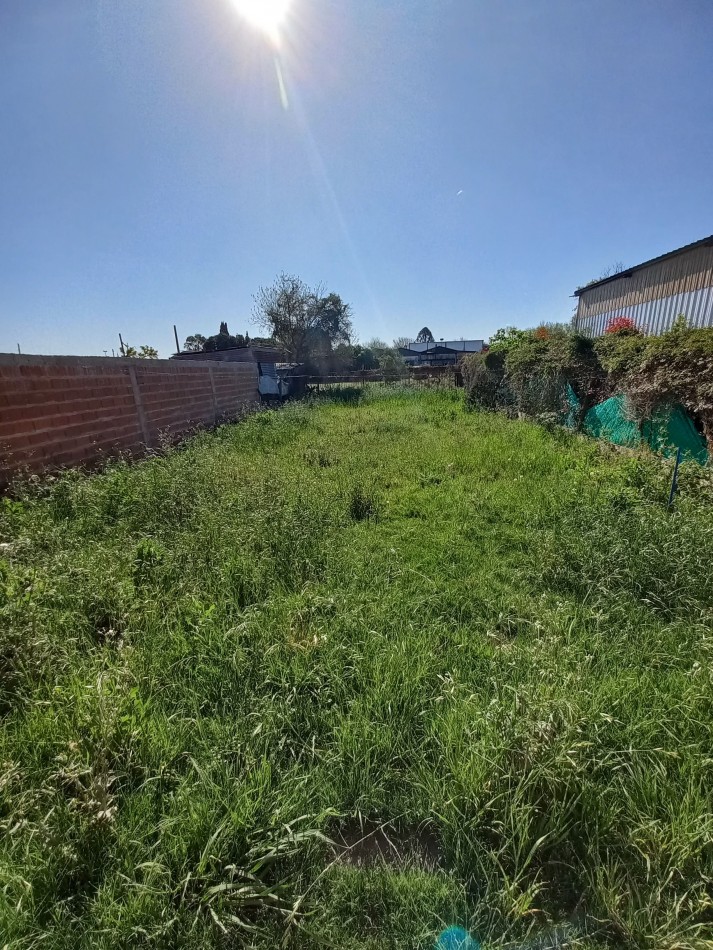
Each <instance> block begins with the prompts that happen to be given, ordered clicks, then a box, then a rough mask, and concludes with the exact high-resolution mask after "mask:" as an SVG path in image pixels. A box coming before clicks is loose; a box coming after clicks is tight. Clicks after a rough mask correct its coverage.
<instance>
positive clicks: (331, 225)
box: [0, 0, 713, 355]
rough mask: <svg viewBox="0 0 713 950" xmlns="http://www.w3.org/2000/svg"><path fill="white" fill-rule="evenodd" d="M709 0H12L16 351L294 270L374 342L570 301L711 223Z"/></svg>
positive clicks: (100, 335) (2, 177) (192, 322)
mask: <svg viewBox="0 0 713 950" xmlns="http://www.w3.org/2000/svg"><path fill="white" fill-rule="evenodd" d="M712 50H713V4H711V2H710V0H626V2H622V0H400V2H397V0H293V2H292V7H291V10H290V15H289V19H288V22H287V23H286V25H285V28H284V30H283V34H282V41H281V44H280V49H279V59H280V63H281V68H282V72H283V76H284V82H285V86H286V90H287V95H288V99H289V108H288V109H285V108H284V107H283V103H282V102H281V97H280V92H279V87H278V81H277V76H276V71H275V63H274V51H273V49H272V48H271V46H270V44H269V42H267V40H266V39H265V38H264V37H263V36H261V35H260V34H259V33H257V32H256V31H255V30H254V29H252V28H251V27H250V26H248V25H247V24H246V23H245V21H244V20H243V19H242V18H241V17H240V16H239V15H238V13H237V12H236V8H235V0H180V2H179V0H121V2H118V0H0V129H2V133H1V135H0V351H8V350H14V349H15V348H16V345H17V343H18V342H19V343H20V344H21V346H22V350H23V352H34V353H79V354H84V353H97V354H101V353H102V352H103V351H104V350H107V351H109V352H110V351H111V348H112V347H116V346H117V342H118V336H117V334H118V333H119V332H122V334H123V336H124V339H125V340H127V341H129V342H131V343H133V344H135V345H139V344H143V343H147V344H151V345H153V346H156V347H157V348H158V349H159V351H160V352H161V354H162V355H168V354H169V353H170V352H171V350H172V348H173V329H172V327H173V324H174V323H176V324H177V325H178V328H179V333H180V335H181V340H183V338H185V336H187V335H188V334H189V333H192V332H203V333H205V334H209V333H212V332H216V331H217V328H218V324H219V323H220V321H221V320H226V321H227V322H228V325H229V327H230V329H231V330H232V331H233V332H235V331H239V330H240V331H242V330H244V329H245V328H249V329H250V331H251V332H253V333H257V332H258V330H257V328H256V327H255V326H254V325H253V324H252V323H251V311H252V295H253V293H254V292H255V291H256V290H257V288H258V287H259V286H260V285H261V284H268V283H270V282H271V281H272V280H273V278H274V277H275V276H276V275H277V274H278V273H279V272H280V271H282V270H284V271H286V272H288V273H296V274H298V275H299V276H301V277H302V278H303V279H304V280H305V281H307V282H308V283H317V282H320V281H321V282H323V283H324V284H325V285H326V286H327V288H328V289H330V290H334V291H336V292H338V293H340V294H341V295H342V296H343V297H344V299H346V300H347V301H349V302H350V303H351V304H352V306H353V310H354V322H355V329H356V331H357V334H358V336H359V337H360V338H361V339H362V340H366V339H368V338H369V337H371V336H374V335H378V336H380V337H383V338H386V339H387V340H391V339H392V338H393V337H395V336H400V335H415V334H416V332H417V331H418V330H419V329H420V328H421V326H423V325H424V324H428V325H429V326H430V327H431V329H432V330H433V332H434V334H435V335H436V337H441V336H442V337H456V338H457V337H461V336H464V337H474V338H487V337H488V336H489V335H490V334H491V333H492V332H494V331H495V330H496V329H497V328H498V327H499V326H503V325H506V324H516V325H519V326H532V325H536V324H537V323H539V322H541V321H543V320H566V319H568V317H569V315H570V313H571V308H572V300H571V299H570V295H571V293H572V291H573V290H574V288H575V286H577V285H578V284H581V283H584V282H585V281H587V280H588V279H590V278H592V277H597V276H599V274H600V272H601V271H602V270H603V268H605V267H606V266H607V265H610V264H612V263H614V262H616V261H622V262H623V263H625V264H635V263H638V262H639V261H642V260H645V259H646V258H648V257H652V256H654V255H656V254H659V253H663V252H665V251H667V250H671V249H673V248H675V247H678V246H680V245H682V244H686V243H689V242H690V241H693V240H696V239H698V238H701V237H703V236H705V235H708V234H711V233H713V185H712V183H713V178H712V170H713V122H711V116H712V115H713V55H711V51H712Z"/></svg>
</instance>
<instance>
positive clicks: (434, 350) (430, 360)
mask: <svg viewBox="0 0 713 950" xmlns="http://www.w3.org/2000/svg"><path fill="white" fill-rule="evenodd" d="M483 345H484V344H483V341H482V340H430V341H426V342H423V343H409V345H408V346H400V347H399V353H400V354H401V356H402V357H403V359H404V362H405V363H406V365H407V366H455V365H456V364H457V363H459V362H460V360H462V359H463V357H464V356H467V355H468V354H469V353H481V352H482V350H483Z"/></svg>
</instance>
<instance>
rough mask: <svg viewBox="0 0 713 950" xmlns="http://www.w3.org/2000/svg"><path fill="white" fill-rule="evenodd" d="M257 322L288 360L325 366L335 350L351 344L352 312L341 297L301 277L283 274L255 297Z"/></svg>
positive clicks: (262, 288)
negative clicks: (267, 331) (336, 347)
mask: <svg viewBox="0 0 713 950" xmlns="http://www.w3.org/2000/svg"><path fill="white" fill-rule="evenodd" d="M254 299H255V309H254V316H255V320H256V322H257V323H258V324H259V325H260V326H262V327H264V328H265V329H266V330H269V331H270V333H271V335H272V337H273V339H274V340H275V342H276V343H277V344H278V345H279V346H281V347H282V348H283V349H284V350H285V352H286V353H287V355H288V357H289V358H290V359H292V360H297V361H300V362H313V363H324V362H325V360H328V359H329V358H330V357H331V354H332V351H333V349H334V347H335V346H338V345H339V344H347V343H349V342H350V338H351V331H352V324H351V308H350V306H349V304H346V303H344V302H343V300H342V298H341V297H340V296H339V294H335V293H330V294H325V293H324V288H323V287H322V286H321V285H319V286H317V287H315V288H311V287H309V286H308V285H307V284H305V283H304V281H302V280H300V278H299V277H294V276H291V275H289V274H284V273H283V274H280V276H279V277H278V278H277V279H276V280H275V282H274V283H273V284H272V285H271V286H270V287H261V288H260V290H259V291H258V293H257V294H256V295H255V298H254Z"/></svg>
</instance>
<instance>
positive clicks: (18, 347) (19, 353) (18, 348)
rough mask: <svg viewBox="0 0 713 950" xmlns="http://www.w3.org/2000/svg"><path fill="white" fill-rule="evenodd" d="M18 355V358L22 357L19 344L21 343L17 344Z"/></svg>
mask: <svg viewBox="0 0 713 950" xmlns="http://www.w3.org/2000/svg"><path fill="white" fill-rule="evenodd" d="M17 355H18V356H22V353H21V352H20V344H19V343H18V344H17Z"/></svg>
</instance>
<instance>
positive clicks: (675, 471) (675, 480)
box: [666, 445, 681, 511]
mask: <svg viewBox="0 0 713 950" xmlns="http://www.w3.org/2000/svg"><path fill="white" fill-rule="evenodd" d="M680 464H681V446H680V445H679V447H678V452H676V464H675V465H674V467H673V478H672V479H671V491H670V493H669V496H668V505H667V506H666V508H667V509H668V511H670V510H671V508H673V500H674V498H675V497H676V491H677V489H678V466H679V465H680Z"/></svg>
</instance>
